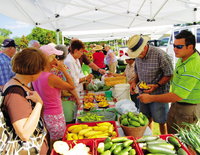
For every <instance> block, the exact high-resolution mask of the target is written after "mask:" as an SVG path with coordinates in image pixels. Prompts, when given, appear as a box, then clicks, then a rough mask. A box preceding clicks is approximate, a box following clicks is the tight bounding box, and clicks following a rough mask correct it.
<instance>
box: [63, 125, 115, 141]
mask: <svg viewBox="0 0 200 155" xmlns="http://www.w3.org/2000/svg"><path fill="white" fill-rule="evenodd" d="M103 122H109V123H111V124H112V125H113V126H114V131H115V132H116V133H117V135H116V137H119V133H118V129H117V125H116V122H115V121H101V122H89V123H74V124H68V125H67V127H66V131H65V134H64V136H63V139H62V140H63V141H66V140H67V138H66V136H67V134H68V128H69V127H70V126H72V125H79V124H87V125H88V126H96V125H97V124H98V123H103ZM72 141H73V140H72Z"/></svg>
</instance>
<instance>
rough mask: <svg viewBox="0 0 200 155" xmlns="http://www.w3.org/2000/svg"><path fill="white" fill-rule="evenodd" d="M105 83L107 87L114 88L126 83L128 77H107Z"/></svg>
mask: <svg viewBox="0 0 200 155" xmlns="http://www.w3.org/2000/svg"><path fill="white" fill-rule="evenodd" d="M104 81H105V85H106V86H114V85H116V84H123V83H126V77H125V76H119V77H105V79H104Z"/></svg>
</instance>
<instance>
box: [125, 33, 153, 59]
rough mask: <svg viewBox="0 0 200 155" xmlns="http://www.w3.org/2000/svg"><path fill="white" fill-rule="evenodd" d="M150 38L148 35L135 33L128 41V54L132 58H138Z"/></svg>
mask: <svg viewBox="0 0 200 155" xmlns="http://www.w3.org/2000/svg"><path fill="white" fill-rule="evenodd" d="M149 40H150V38H149V37H148V36H140V35H134V36H132V37H130V38H129V40H128V42H127V47H128V48H129V50H128V55H129V57H131V58H136V57H138V56H139V55H140V53H141V52H142V51H143V49H144V47H145V46H146V45H147V42H148V41H149Z"/></svg>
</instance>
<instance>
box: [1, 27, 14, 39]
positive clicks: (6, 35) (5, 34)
mask: <svg viewBox="0 0 200 155" xmlns="http://www.w3.org/2000/svg"><path fill="white" fill-rule="evenodd" d="M10 34H12V32H11V31H10V30H8V29H4V28H0V36H3V37H9V35H10Z"/></svg>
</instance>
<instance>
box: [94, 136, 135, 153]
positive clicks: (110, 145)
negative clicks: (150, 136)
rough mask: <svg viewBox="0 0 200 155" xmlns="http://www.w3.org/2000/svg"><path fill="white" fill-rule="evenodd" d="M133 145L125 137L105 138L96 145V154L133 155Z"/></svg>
mask: <svg viewBox="0 0 200 155" xmlns="http://www.w3.org/2000/svg"><path fill="white" fill-rule="evenodd" d="M97 142H98V141H97ZM133 143H134V141H133V139H129V138H127V137H118V138H113V139H111V138H106V139H105V140H104V141H102V142H100V143H98V148H97V152H98V154H99V155H112V154H113V155H135V154H136V150H135V149H134V147H133Z"/></svg>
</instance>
